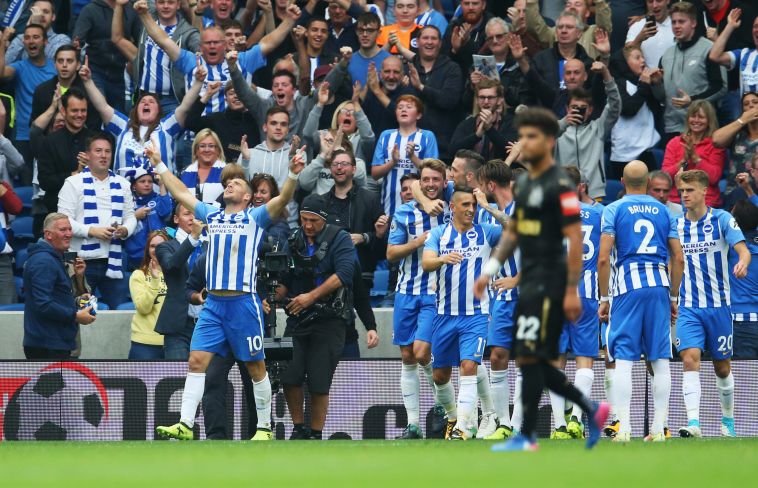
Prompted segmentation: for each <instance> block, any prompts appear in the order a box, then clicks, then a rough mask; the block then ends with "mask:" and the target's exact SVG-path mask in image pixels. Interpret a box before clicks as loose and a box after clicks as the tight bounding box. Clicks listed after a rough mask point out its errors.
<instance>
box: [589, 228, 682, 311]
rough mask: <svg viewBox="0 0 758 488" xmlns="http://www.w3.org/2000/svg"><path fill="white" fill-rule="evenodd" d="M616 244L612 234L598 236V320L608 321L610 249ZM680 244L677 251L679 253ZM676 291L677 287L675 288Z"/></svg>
mask: <svg viewBox="0 0 758 488" xmlns="http://www.w3.org/2000/svg"><path fill="white" fill-rule="evenodd" d="M615 244H616V237H615V236H613V235H612V234H602V235H601V236H600V250H599V251H598V256H597V281H598V291H599V292H600V304H599V305H598V310H597V314H598V316H599V317H600V320H601V321H603V322H608V312H609V311H610V298H609V297H608V288H609V282H610V279H611V249H613V246H614V245H615ZM681 250H682V248H681V246H680V247H679V252H680V253H681ZM681 276H682V275H681V273H680V275H679V278H680V279H681ZM677 293H678V288H677Z"/></svg>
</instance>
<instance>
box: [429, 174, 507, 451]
mask: <svg viewBox="0 0 758 488" xmlns="http://www.w3.org/2000/svg"><path fill="white" fill-rule="evenodd" d="M450 212H451V213H452V222H450V223H448V224H445V225H444V226H441V227H436V228H435V229H433V230H432V231H431V232H430V233H429V237H428V238H427V240H426V243H425V244H424V253H423V255H422V260H421V264H422V266H423V268H424V271H426V272H428V273H429V272H432V271H437V315H436V316H435V317H434V321H433V327H432V356H433V360H432V361H433V367H434V372H433V375H434V383H435V384H436V385H437V399H438V401H439V402H440V403H441V404H442V406H443V407H444V408H445V413H446V414H447V419H448V423H447V428H446V429H445V434H446V438H448V439H451V440H467V439H470V438H472V437H474V436H475V435H476V432H477V415H476V411H477V410H476V403H477V369H478V367H479V365H480V364H481V362H482V357H483V355H484V348H485V347H486V345H487V324H488V318H489V297H488V296H487V294H484V295H479V296H476V297H475V296H474V295H473V294H472V293H471V286H472V285H473V284H474V283H475V282H476V280H477V279H478V278H479V275H480V273H481V270H482V267H483V263H484V261H485V260H486V259H487V257H488V256H489V255H490V253H491V251H492V248H494V247H495V245H496V244H497V242H498V240H499V239H500V236H501V234H502V227H500V226H499V225H489V224H476V225H475V224H474V223H473V220H474V214H475V212H476V198H475V197H474V193H473V189H472V188H470V187H456V189H455V192H454V193H453V197H452V199H451V201H450ZM453 366H460V370H459V372H460V391H459V393H458V405H457V408H456V404H455V390H454V388H453V385H452V384H451V383H450V375H451V373H452V368H453Z"/></svg>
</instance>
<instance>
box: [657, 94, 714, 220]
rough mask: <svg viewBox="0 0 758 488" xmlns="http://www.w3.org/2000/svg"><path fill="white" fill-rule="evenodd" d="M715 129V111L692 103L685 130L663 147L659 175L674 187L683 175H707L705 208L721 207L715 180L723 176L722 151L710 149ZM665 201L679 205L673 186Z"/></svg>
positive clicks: (703, 103)
mask: <svg viewBox="0 0 758 488" xmlns="http://www.w3.org/2000/svg"><path fill="white" fill-rule="evenodd" d="M716 129H718V120H717V118H716V110H715V109H714V108H713V105H711V104H710V102H708V101H707V100H695V101H693V102H692V103H691V104H690V107H689V109H687V117H686V120H685V129H684V132H683V133H682V134H681V135H678V136H676V137H674V138H673V139H671V140H670V141H669V143H668V144H666V152H665V154H664V156H663V168H662V169H663V171H665V172H666V173H668V174H669V175H671V178H672V179H673V180H674V183H676V182H677V178H678V176H679V175H680V174H681V173H683V172H684V171H689V170H693V169H701V170H703V171H705V172H706V173H707V174H708V192H707V193H706V195H705V203H706V204H707V205H708V206H709V207H720V206H721V190H720V189H719V180H721V177H722V175H723V174H724V163H725V162H726V150H724V149H722V148H718V147H716V146H714V145H713V139H712V138H711V137H712V135H713V133H714V132H715V131H716ZM669 200H671V201H672V202H675V203H680V201H681V200H680V198H679V192H678V191H677V189H676V184H675V185H674V186H673V187H672V188H671V195H670V196H669Z"/></svg>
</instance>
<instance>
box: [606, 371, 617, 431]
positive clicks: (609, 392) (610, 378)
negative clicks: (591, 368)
mask: <svg viewBox="0 0 758 488" xmlns="http://www.w3.org/2000/svg"><path fill="white" fill-rule="evenodd" d="M615 376H616V370H615V369H609V368H606V369H605V379H604V381H603V388H604V389H605V399H606V400H608V404H609V405H610V406H611V410H610V412H609V413H608V420H610V421H614V420H616V405H615V401H614V400H613V382H614V378H615Z"/></svg>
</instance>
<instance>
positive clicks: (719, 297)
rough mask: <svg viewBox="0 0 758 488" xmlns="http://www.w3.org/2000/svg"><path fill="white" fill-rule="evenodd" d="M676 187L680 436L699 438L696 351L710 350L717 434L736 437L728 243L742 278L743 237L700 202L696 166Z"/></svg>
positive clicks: (724, 216) (745, 260)
mask: <svg viewBox="0 0 758 488" xmlns="http://www.w3.org/2000/svg"><path fill="white" fill-rule="evenodd" d="M676 186H677V189H678V190H679V192H680V194H681V196H682V204H683V205H684V208H685V209H686V212H685V213H684V214H682V215H680V216H679V217H678V218H677V219H676V230H677V232H678V234H679V240H680V241H681V244H682V252H683V253H684V279H683V280H682V285H681V287H680V290H679V317H678V318H677V321H676V347H677V350H678V351H679V356H681V358H682V363H683V370H684V372H683V373H682V394H683V395H684V406H685V408H686V409H687V420H688V422H687V426H685V427H682V428H681V429H679V435H680V436H682V437H700V436H701V435H702V433H701V431H700V356H701V353H702V351H710V353H711V357H712V358H713V369H714V371H715V372H716V388H717V389H718V393H719V400H720V402H721V413H722V417H721V435H723V436H727V437H736V436H737V434H736V432H735V430H734V377H733V376H732V370H731V365H730V358H731V357H732V316H731V312H730V310H729V263H728V261H727V255H728V253H729V247H730V246H731V247H732V248H733V249H734V252H735V253H737V256H738V261H737V263H736V264H735V265H734V268H733V273H734V276H735V278H744V277H745V276H746V275H747V269H748V266H749V265H750V251H749V250H748V248H747V246H746V245H745V236H744V235H743V234H742V231H741V230H740V227H739V226H738V225H737V222H736V221H735V220H734V218H733V217H732V216H731V215H730V214H729V212H726V211H724V210H718V209H715V208H710V207H708V206H707V205H706V204H705V194H706V191H707V189H708V174H707V173H706V172H705V171H702V170H691V171H684V172H682V173H680V174H679V175H678V178H677V185H676Z"/></svg>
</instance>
